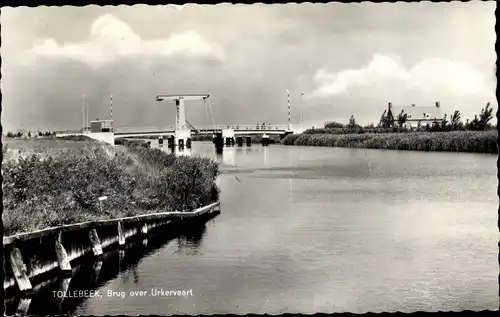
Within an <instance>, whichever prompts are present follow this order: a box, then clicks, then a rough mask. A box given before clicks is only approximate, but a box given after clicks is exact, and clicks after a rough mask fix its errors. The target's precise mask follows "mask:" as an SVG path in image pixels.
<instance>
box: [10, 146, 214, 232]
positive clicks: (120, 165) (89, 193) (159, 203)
mask: <svg viewBox="0 0 500 317" xmlns="http://www.w3.org/2000/svg"><path fill="white" fill-rule="evenodd" d="M3 142H4V149H3V152H4V162H3V164H2V172H3V177H4V182H3V191H4V212H3V223H4V229H5V234H6V235H11V234H15V233H19V232H29V231H33V230H38V229H43V228H47V227H51V226H57V225H61V224H70V223H75V222H80V221H92V220H99V219H112V218H117V217H124V216H131V215H136V214H141V213H149V212H157V211H168V210H179V211H185V210H192V209H194V208H197V207H200V206H203V205H207V204H209V203H211V202H214V201H217V200H218V195H219V191H218V188H217V186H216V184H215V179H216V177H217V176H218V173H219V170H218V165H217V163H216V162H214V161H212V160H210V159H206V158H199V157H177V156H175V155H173V154H167V153H165V152H163V151H161V150H159V149H150V148H147V147H143V146H138V143H130V144H127V145H126V146H116V147H112V146H109V145H107V144H102V143H99V142H96V141H91V140H82V141H72V140H60V139H47V140H35V139H31V140H19V139H8V138H6V139H3ZM100 196H108V199H107V200H106V202H105V205H104V210H103V211H101V210H100V208H99V203H98V200H97V198H98V197H100Z"/></svg>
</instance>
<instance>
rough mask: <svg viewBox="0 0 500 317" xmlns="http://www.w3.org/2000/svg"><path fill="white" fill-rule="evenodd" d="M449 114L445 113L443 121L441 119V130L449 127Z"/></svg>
mask: <svg viewBox="0 0 500 317" xmlns="http://www.w3.org/2000/svg"><path fill="white" fill-rule="evenodd" d="M447 116H448V115H447V114H446V113H445V114H444V117H443V121H441V131H446V130H447V128H448V120H447Z"/></svg>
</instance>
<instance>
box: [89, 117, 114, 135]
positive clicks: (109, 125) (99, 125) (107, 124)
mask: <svg viewBox="0 0 500 317" xmlns="http://www.w3.org/2000/svg"><path fill="white" fill-rule="evenodd" d="M90 132H93V133H98V132H113V120H99V119H97V120H94V121H90Z"/></svg>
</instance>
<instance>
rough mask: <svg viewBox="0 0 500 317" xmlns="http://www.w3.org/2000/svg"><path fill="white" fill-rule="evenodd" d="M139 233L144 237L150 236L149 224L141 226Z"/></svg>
mask: <svg viewBox="0 0 500 317" xmlns="http://www.w3.org/2000/svg"><path fill="white" fill-rule="evenodd" d="M139 233H140V234H141V235H142V236H146V235H147V234H148V224H147V223H146V222H145V223H143V224H142V225H140V226H139Z"/></svg>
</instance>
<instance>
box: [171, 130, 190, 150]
mask: <svg viewBox="0 0 500 317" xmlns="http://www.w3.org/2000/svg"><path fill="white" fill-rule="evenodd" d="M188 140H189V143H191V130H189V129H182V130H175V137H174V142H175V145H176V146H179V147H184V146H187V144H188ZM189 146H191V144H190V145H189Z"/></svg>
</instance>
